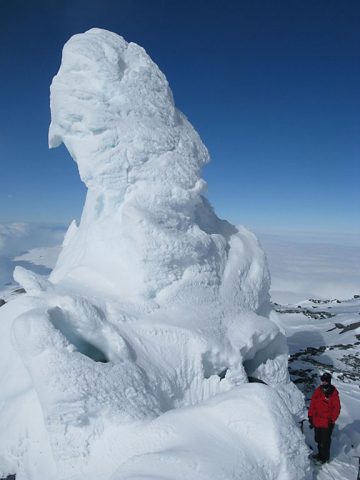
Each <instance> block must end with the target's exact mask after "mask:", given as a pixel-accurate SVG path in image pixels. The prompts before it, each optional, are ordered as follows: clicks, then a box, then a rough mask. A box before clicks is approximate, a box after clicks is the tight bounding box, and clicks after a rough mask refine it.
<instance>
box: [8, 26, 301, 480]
mask: <svg viewBox="0 0 360 480" xmlns="http://www.w3.org/2000/svg"><path fill="white" fill-rule="evenodd" d="M51 117H52V119H51V125H50V130H49V143H50V146H51V147H56V146H58V145H59V144H60V143H64V144H65V146H66V147H67V149H68V150H69V152H70V154H71V155H72V157H73V159H74V160H75V161H76V162H77V164H78V167H79V172H80V176H81V178H82V180H83V181H84V182H85V183H86V185H87V187H88V193H87V198H86V202H85V206H84V210H83V214H82V218H81V221H80V224H79V225H76V223H75V222H73V223H72V224H71V225H70V227H69V229H68V232H67V234H66V236H65V239H64V243H63V247H62V251H61V253H60V256H59V259H58V261H57V264H56V266H55V268H54V270H53V272H52V273H51V275H50V277H49V278H47V277H46V276H41V275H38V274H36V273H34V272H31V271H29V270H26V269H25V268H23V267H22V266H18V267H16V269H15V272H14V278H15V280H16V281H17V282H18V283H19V284H20V285H21V286H22V287H23V288H24V289H25V290H26V294H25V295H20V296H18V297H17V298H16V299H14V298H12V299H11V301H9V302H8V303H6V304H5V305H4V306H2V307H1V310H0V338H1V339H2V348H1V350H0V366H1V371H2V372H5V374H2V377H1V385H0V429H1V431H5V432H6V435H3V436H1V439H0V473H2V474H3V475H6V474H9V473H14V472H16V474H17V480H25V479H26V480H39V479H40V478H47V479H49V480H51V479H54V480H55V479H56V480H58V479H67V480H68V479H69V480H70V479H79V480H80V479H82V480H83V479H84V478H86V479H87V480H91V479H94V480H95V479H98V478H99V477H101V478H108V479H112V480H118V479H130V478H133V479H135V478H136V479H138V480H139V479H145V478H146V479H150V478H153V479H158V480H160V479H161V480H165V479H169V480H170V479H183V478H191V477H192V478H197V479H217V480H218V479H219V478H221V479H223V480H226V479H240V478H241V479H247V478H248V479H250V478H251V479H255V480H262V479H265V478H268V479H278V480H285V479H286V480H288V479H291V480H297V479H299V480H300V479H307V478H310V476H309V475H310V466H309V461H308V458H307V455H308V449H307V447H306V445H305V442H304V437H303V436H302V434H301V432H300V430H299V428H298V425H297V423H296V422H297V421H298V420H299V419H300V418H301V417H302V416H303V415H304V402H303V397H302V395H301V394H300V392H299V390H298V389H297V388H296V387H295V386H294V384H292V383H291V382H290V378H289V374H288V369H287V366H288V365H287V358H288V350H287V344H286V337H285V335H284V333H283V331H282V330H281V329H280V328H279V327H278V325H277V323H276V322H277V318H276V314H275V313H274V312H272V310H271V303H270V295H269V286H270V276H269V272H268V268H267V263H266V257H265V254H264V252H263V250H262V248H261V246H260V245H259V243H258V241H257V239H256V237H255V236H254V234H252V233H251V232H249V231H248V230H246V229H245V228H244V227H234V226H233V225H231V224H229V223H228V222H226V221H224V220H220V219H218V218H217V217H216V215H215V213H214V212H213V210H212V208H211V206H210V205H209V203H208V201H207V200H206V199H205V198H204V197H203V196H202V194H203V192H204V191H205V188H206V185H205V182H204V181H203V180H202V179H201V178H200V173H201V167H202V166H203V165H204V163H205V162H207V161H208V153H207V150H206V148H205V147H204V145H203V144H202V142H201V139H200V138H199V136H198V135H197V133H196V132H195V131H194V129H193V127H192V126H191V125H190V123H189V122H188V120H187V119H186V118H185V117H184V115H183V114H182V113H181V112H179V111H178V110H177V109H176V107H175V105H174V101H173V98H172V94H171V91H170V88H169V86H168V83H167V81H166V78H165V77H164V75H163V74H162V73H161V72H160V70H159V69H158V67H157V66H156V65H155V64H154V63H153V62H152V61H151V59H150V58H149V57H148V56H147V54H146V52H145V51H144V50H143V49H142V48H141V47H139V46H138V45H136V44H133V43H129V44H128V43H127V42H126V41H125V40H124V39H123V38H121V37H119V36H118V35H116V34H114V33H111V32H107V31H104V30H100V29H92V30H89V31H88V32H86V33H84V34H80V35H75V36H73V37H72V38H71V39H70V40H69V41H68V42H67V44H66V45H65V47H64V50H63V57H62V63H61V67H60V70H59V72H58V74H57V75H56V76H55V78H54V79H53V82H52V86H51ZM248 376H256V377H257V378H259V379H262V380H263V381H265V382H266V383H267V384H268V385H253V384H249V383H248Z"/></svg>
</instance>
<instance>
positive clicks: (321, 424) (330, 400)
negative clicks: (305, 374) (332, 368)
mask: <svg viewBox="0 0 360 480" xmlns="http://www.w3.org/2000/svg"><path fill="white" fill-rule="evenodd" d="M320 380H321V382H322V384H321V385H320V387H318V388H317V389H316V390H315V392H314V394H313V396H312V397H311V401H310V407H309V412H308V416H309V423H310V428H315V441H316V443H317V444H318V450H319V452H318V454H317V455H315V457H314V458H315V459H316V460H319V461H320V462H321V463H325V462H328V461H329V459H330V445H331V434H332V431H333V429H334V424H335V422H336V420H337V418H338V416H339V414H340V408H341V407H340V399H339V392H338V391H337V389H336V388H335V387H334V385H331V375H330V373H324V374H323V375H321V377H320Z"/></svg>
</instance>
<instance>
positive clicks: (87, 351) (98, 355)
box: [49, 307, 109, 363]
mask: <svg viewBox="0 0 360 480" xmlns="http://www.w3.org/2000/svg"><path fill="white" fill-rule="evenodd" d="M49 318H50V321H51V323H52V324H53V326H54V327H55V328H57V329H58V330H59V331H60V332H61V333H62V334H63V335H64V337H65V338H66V339H67V340H68V342H70V343H71V344H72V345H74V346H75V348H76V350H77V351H78V352H80V353H82V354H83V355H86V356H87V357H89V358H91V359H92V360H94V361H95V362H102V363H107V362H108V361H109V360H108V359H107V357H106V355H105V354H104V352H102V351H101V350H100V349H99V348H98V347H96V346H95V345H93V344H92V343H90V342H89V341H88V340H86V339H84V338H83V337H82V336H81V335H80V334H79V332H77V331H76V330H75V327H74V326H73V325H72V324H71V322H70V320H69V318H68V316H67V315H66V314H65V313H64V311H63V310H61V308H59V307H54V308H52V309H51V310H50V311H49Z"/></svg>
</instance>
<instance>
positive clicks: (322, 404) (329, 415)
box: [308, 385, 340, 428]
mask: <svg viewBox="0 0 360 480" xmlns="http://www.w3.org/2000/svg"><path fill="white" fill-rule="evenodd" d="M331 387H332V388H331V392H330V395H329V396H328V397H327V396H326V395H325V394H324V392H323V391H322V389H321V387H318V388H317V389H316V390H315V392H314V394H313V396H312V397H311V401H310V407H309V413H308V415H309V419H311V421H312V423H313V425H314V427H316V428H328V427H329V424H330V423H335V421H336V419H337V418H338V416H339V414H340V399H339V392H338V391H337V390H336V388H335V387H334V386H333V385H331Z"/></svg>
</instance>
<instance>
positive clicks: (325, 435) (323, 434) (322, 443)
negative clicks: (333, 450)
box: [315, 425, 334, 462]
mask: <svg viewBox="0 0 360 480" xmlns="http://www.w3.org/2000/svg"><path fill="white" fill-rule="evenodd" d="M333 429H334V425H331V426H330V427H329V428H316V427H315V442H316V443H317V444H318V449H319V460H321V461H323V462H328V461H329V459H330V446H331V434H332V431H333Z"/></svg>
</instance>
